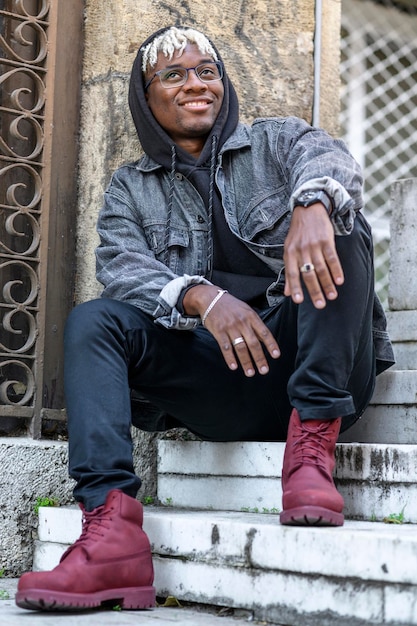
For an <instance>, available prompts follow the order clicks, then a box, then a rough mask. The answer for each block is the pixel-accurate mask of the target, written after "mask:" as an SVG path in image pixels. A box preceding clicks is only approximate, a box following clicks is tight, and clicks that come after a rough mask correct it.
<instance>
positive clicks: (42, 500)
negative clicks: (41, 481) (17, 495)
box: [33, 496, 59, 515]
mask: <svg viewBox="0 0 417 626" xmlns="http://www.w3.org/2000/svg"><path fill="white" fill-rule="evenodd" d="M41 506H59V500H58V499H57V498H50V497H49V496H43V497H42V496H38V497H37V498H36V503H35V506H34V507H33V510H34V511H35V513H36V515H38V513H39V507H41Z"/></svg>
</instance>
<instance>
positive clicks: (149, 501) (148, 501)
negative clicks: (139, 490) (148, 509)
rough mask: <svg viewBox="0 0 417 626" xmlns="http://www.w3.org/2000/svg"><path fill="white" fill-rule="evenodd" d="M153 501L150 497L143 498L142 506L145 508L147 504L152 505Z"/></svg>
mask: <svg viewBox="0 0 417 626" xmlns="http://www.w3.org/2000/svg"><path fill="white" fill-rule="evenodd" d="M154 503H155V500H154V499H153V497H152V496H145V497H144V498H143V504H144V505H145V506H146V505H147V504H154Z"/></svg>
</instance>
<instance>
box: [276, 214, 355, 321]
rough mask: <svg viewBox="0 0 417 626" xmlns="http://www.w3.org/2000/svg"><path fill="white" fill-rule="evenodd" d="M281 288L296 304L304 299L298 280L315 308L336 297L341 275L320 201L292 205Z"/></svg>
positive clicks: (329, 228) (334, 247) (340, 283)
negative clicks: (282, 286)
mask: <svg viewBox="0 0 417 626" xmlns="http://www.w3.org/2000/svg"><path fill="white" fill-rule="evenodd" d="M284 263H285V290H284V293H285V295H286V296H291V298H292V299H293V301H294V302H295V303H296V304H299V303H300V302H302V301H303V300H304V294H303V289H302V285H301V280H303V281H304V284H305V286H306V288H307V291H308V293H309V294H310V297H311V300H312V302H313V304H314V306H315V307H316V308H317V309H323V308H324V307H325V306H326V300H335V299H336V298H337V286H338V285H342V284H343V282H344V275H343V270H342V266H341V264H340V261H339V257H338V255H337V252H336V246H335V235H334V229H333V224H332V222H331V220H330V219H329V216H328V214H327V211H326V209H325V207H324V206H323V205H322V204H321V202H317V203H316V204H312V205H311V206H309V207H301V206H297V207H294V210H293V215H292V220H291V225H290V229H289V231H288V235H287V238H286V240H285V244H284Z"/></svg>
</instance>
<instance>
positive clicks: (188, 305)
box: [182, 284, 218, 316]
mask: <svg viewBox="0 0 417 626" xmlns="http://www.w3.org/2000/svg"><path fill="white" fill-rule="evenodd" d="M217 292H218V287H215V286H214V285H202V284H197V285H192V287H190V288H189V289H188V290H187V291H186V293H185V294H184V297H183V300H182V306H183V309H184V313H185V314H186V315H189V316H197V315H199V316H201V315H202V313H203V312H204V311H205V310H206V307H207V306H208V305H209V304H210V302H211V301H212V299H213V298H214V297H215V296H216V295H217Z"/></svg>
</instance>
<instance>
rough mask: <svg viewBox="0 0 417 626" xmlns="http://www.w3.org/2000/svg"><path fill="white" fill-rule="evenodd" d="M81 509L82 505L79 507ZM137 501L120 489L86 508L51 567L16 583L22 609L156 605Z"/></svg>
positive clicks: (24, 577) (141, 514)
mask: <svg viewBox="0 0 417 626" xmlns="http://www.w3.org/2000/svg"><path fill="white" fill-rule="evenodd" d="M81 508H83V507H81ZM142 521H143V508H142V505H141V503H140V502H138V501H137V500H135V499H134V498H131V497H130V496H127V495H126V494H124V493H122V492H121V491H119V490H118V489H114V490H113V491H110V492H109V493H108V495H107V498H106V502H105V504H104V505H102V506H100V507H97V508H96V509H94V511H91V512H90V513H89V512H84V516H83V530H82V533H81V536H80V538H79V539H78V540H77V541H76V542H75V543H74V544H73V545H72V546H71V547H70V548H68V550H67V551H66V552H65V553H64V555H63V556H62V558H61V561H60V563H59V565H57V566H56V567H55V569H53V570H52V571H51V572H28V573H26V574H23V576H22V577H21V579H20V580H19V584H18V591H17V594H16V604H17V605H18V606H20V607H21V608H23V609H35V610H36V609H38V610H39V609H41V610H46V611H48V610H73V609H86V608H94V607H98V606H100V605H102V604H105V605H108V606H109V607H111V606H114V605H120V606H121V607H122V608H123V609H146V608H150V607H153V606H154V605H155V589H154V587H152V583H153V566H152V555H151V548H150V544H149V539H148V537H147V536H146V534H145V533H144V531H143V530H142Z"/></svg>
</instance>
